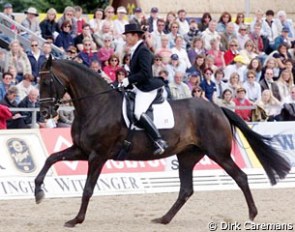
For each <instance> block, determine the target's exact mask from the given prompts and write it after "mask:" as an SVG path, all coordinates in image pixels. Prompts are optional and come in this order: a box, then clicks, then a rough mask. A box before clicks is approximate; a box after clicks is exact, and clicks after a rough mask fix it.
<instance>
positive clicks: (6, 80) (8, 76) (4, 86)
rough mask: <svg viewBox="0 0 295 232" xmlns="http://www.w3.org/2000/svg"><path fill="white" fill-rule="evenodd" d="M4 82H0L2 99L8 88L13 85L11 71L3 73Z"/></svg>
mask: <svg viewBox="0 0 295 232" xmlns="http://www.w3.org/2000/svg"><path fill="white" fill-rule="evenodd" d="M2 78H3V79H2V82H0V101H1V100H2V99H3V98H4V96H5V94H6V92H7V90H8V89H9V88H10V86H12V85H13V84H12V74H11V73H9V72H5V73H3V77H2Z"/></svg>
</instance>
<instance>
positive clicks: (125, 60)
mask: <svg viewBox="0 0 295 232" xmlns="http://www.w3.org/2000/svg"><path fill="white" fill-rule="evenodd" d="M130 58H131V55H130V54H129V53H126V54H125V55H124V56H123V61H122V67H123V68H124V69H125V70H126V72H127V76H128V75H129V73H130Z"/></svg>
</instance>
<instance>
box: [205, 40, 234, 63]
mask: <svg viewBox="0 0 295 232" xmlns="http://www.w3.org/2000/svg"><path fill="white" fill-rule="evenodd" d="M230 42H232V41H230ZM210 45H211V49H210V50H209V51H207V54H208V55H211V56H212V57H213V59H214V62H213V63H214V65H215V66H216V67H218V68H224V67H225V60H224V52H223V51H221V50H220V48H219V42H218V40H216V39H212V40H211V41H210Z"/></svg>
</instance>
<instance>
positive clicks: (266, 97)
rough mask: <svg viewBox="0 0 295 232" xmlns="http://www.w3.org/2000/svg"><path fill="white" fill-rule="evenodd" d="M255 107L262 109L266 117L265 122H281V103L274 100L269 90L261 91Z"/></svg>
mask: <svg viewBox="0 0 295 232" xmlns="http://www.w3.org/2000/svg"><path fill="white" fill-rule="evenodd" d="M255 105H257V106H258V107H260V108H262V109H263V110H264V111H265V113H266V115H267V116H268V119H267V121H281V119H280V113H281V110H282V103H281V102H280V101H279V100H278V99H276V98H275V97H274V96H273V95H272V93H271V91H270V90H269V89H265V90H263V91H262V94H261V99H260V100H258V101H257V102H256V103H255Z"/></svg>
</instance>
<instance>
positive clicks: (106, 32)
mask: <svg viewBox="0 0 295 232" xmlns="http://www.w3.org/2000/svg"><path fill="white" fill-rule="evenodd" d="M93 38H94V41H95V43H96V46H97V48H98V49H99V48H101V47H103V46H105V43H104V40H105V39H106V38H110V39H111V44H110V47H113V48H114V47H115V45H114V44H115V43H114V41H113V38H114V37H113V32H112V30H111V24H110V22H108V21H103V22H102V28H101V30H100V31H98V32H96V33H94V34H93Z"/></svg>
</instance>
